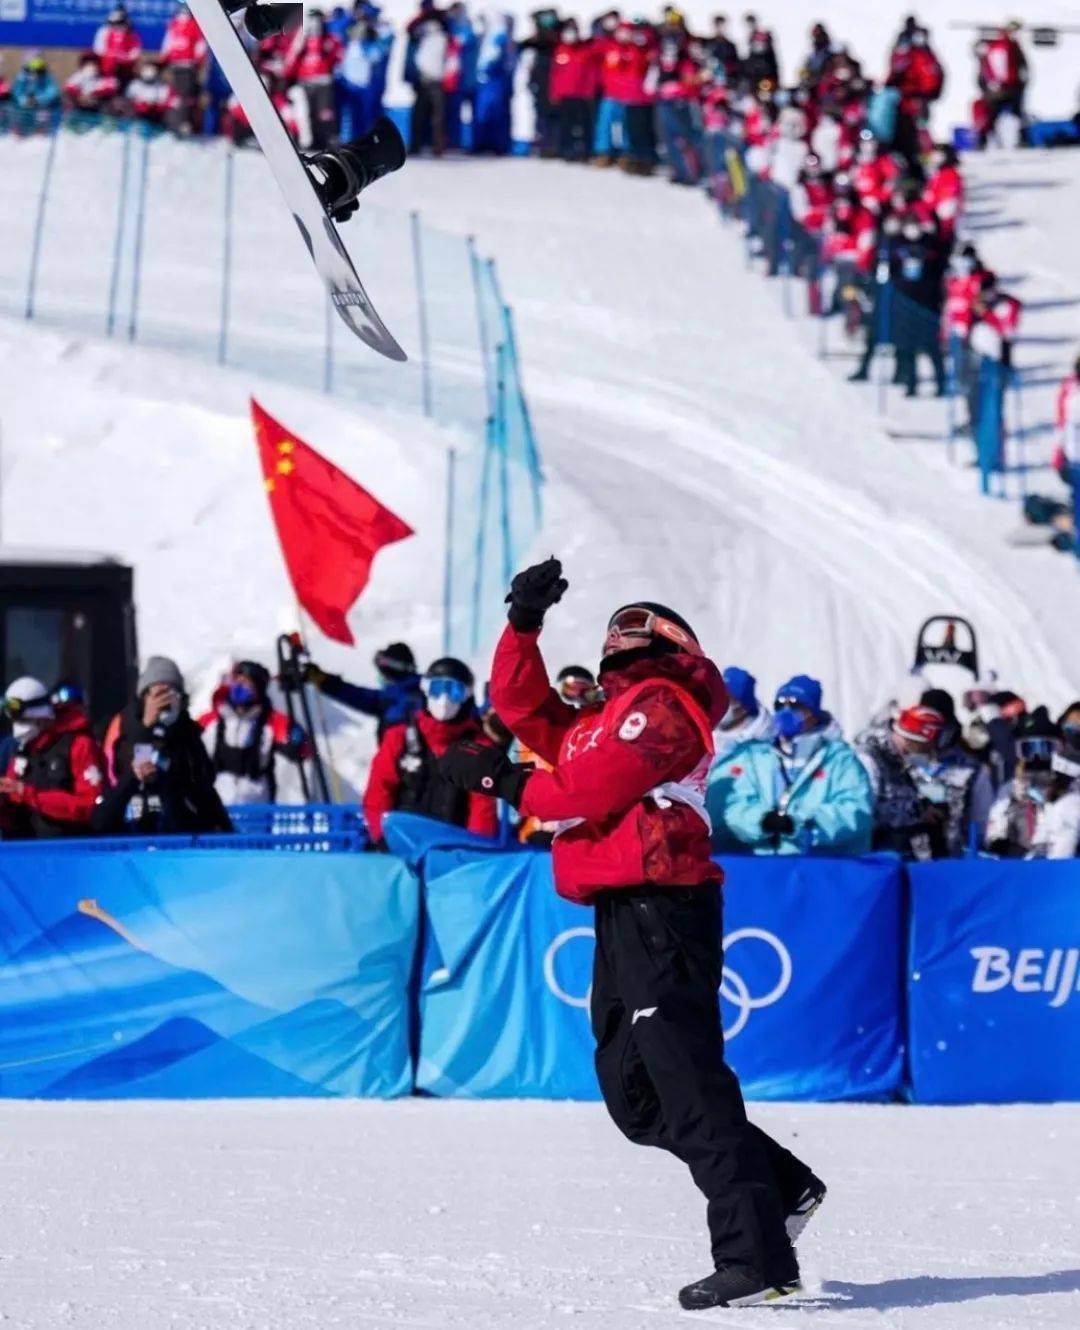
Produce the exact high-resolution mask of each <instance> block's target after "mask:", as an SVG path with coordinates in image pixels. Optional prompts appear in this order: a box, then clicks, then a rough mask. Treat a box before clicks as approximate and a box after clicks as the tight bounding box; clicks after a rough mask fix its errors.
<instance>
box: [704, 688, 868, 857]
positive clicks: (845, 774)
mask: <svg viewBox="0 0 1080 1330" xmlns="http://www.w3.org/2000/svg"><path fill="white" fill-rule="evenodd" d="M773 723H774V726H775V733H776V737H775V738H774V739H773V740H772V742H766V741H755V742H751V743H746V744H742V745H741V746H740V747H739V748H737V749H735V751H734V752H733V753H731V754H730V755H729V757H728V758H727V759H726V760H725V762H724V763H722V764H721V765H720V767H719V768H718V770H717V772H716V773H714V778H713V780H712V784H711V788H710V810H711V811H712V813H713V815H714V817H715V818H716V819H717V823H716V826H715V827H714V831H715V833H716V834H717V837H718V840H719V842H720V843H721V844H723V843H724V841H725V840H728V839H732V840H734V841H735V842H738V844H739V846H740V847H741V848H742V849H743V850H750V851H752V852H753V853H754V854H834V855H839V854H863V853H865V852H866V851H867V850H869V848H870V835H871V830H872V827H873V809H874V794H873V790H872V788H871V785H870V779H869V777H868V776H867V774H866V770H865V769H864V767H863V765H862V763H861V762H860V761H859V759H858V756H857V755H856V753H855V750H854V749H853V748H851V746H850V745H849V744H847V743H845V742H844V741H843V739H840V738H836V737H833V736H834V735H835V724H834V722H833V719H832V717H831V716H830V715H829V713H828V712H827V711H825V710H824V709H823V707H822V698H821V684H820V683H818V681H817V680H816V679H811V678H809V677H808V676H807V675H805V674H797V675H796V676H795V677H794V678H793V679H789V680H788V682H787V683H786V684H784V686H783V687H782V688H780V689H779V690H778V691H777V694H776V706H775V710H774V713H773Z"/></svg>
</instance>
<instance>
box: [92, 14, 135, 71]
mask: <svg viewBox="0 0 1080 1330" xmlns="http://www.w3.org/2000/svg"><path fill="white" fill-rule="evenodd" d="M94 54H95V55H98V56H100V57H101V72H102V73H103V74H121V75H123V74H130V73H131V71H132V70H133V69H134V68H135V62H136V61H137V60H138V58H139V56H140V55H142V41H141V39H140V37H139V34H138V33H137V32H136V31H135V29H134V28H128V27H119V26H116V25H114V24H111V23H103V24H102V25H101V27H100V28H98V30H97V32H96V33H95V34H94Z"/></svg>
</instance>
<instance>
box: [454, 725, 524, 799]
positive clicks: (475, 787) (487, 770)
mask: <svg viewBox="0 0 1080 1330" xmlns="http://www.w3.org/2000/svg"><path fill="white" fill-rule="evenodd" d="M439 771H440V772H441V773H442V775H443V777H444V778H445V779H446V780H448V781H449V782H450V784H451V785H456V786H457V788H458V789H459V790H472V791H474V792H475V793H476V794H490V795H491V797H492V798H493V799H505V800H506V802H507V803H508V804H512V805H513V806H514V807H515V808H516V807H517V806H518V804H519V803H520V802H521V795H522V792H523V791H524V789H525V782H526V781H527V780H528V779H529V777H530V776H531V775H532V771H533V768H532V767H522V766H515V764H514V763H513V762H511V761H510V759H509V758H508V757H507V756H506V754H505V753H504V752H503V751H502V749H501V748H493V747H492V746H491V744H486V743H480V742H479V740H477V739H462V740H461V741H460V742H459V743H456V744H454V745H453V747H451V748H448V749H447V751H446V752H445V753H444V754H443V756H442V758H441V759H440V761H439Z"/></svg>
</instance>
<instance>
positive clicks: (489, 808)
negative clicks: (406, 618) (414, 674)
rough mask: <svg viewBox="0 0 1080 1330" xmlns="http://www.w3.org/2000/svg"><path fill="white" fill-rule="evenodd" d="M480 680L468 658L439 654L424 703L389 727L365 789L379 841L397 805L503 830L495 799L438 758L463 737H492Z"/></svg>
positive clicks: (482, 830)
mask: <svg viewBox="0 0 1080 1330" xmlns="http://www.w3.org/2000/svg"><path fill="white" fill-rule="evenodd" d="M475 684H476V681H475V679H474V677H473V673H472V671H471V670H470V669H469V667H468V666H467V665H466V664H465V663H464V662H463V661H460V660H456V659H454V658H453V657H451V656H446V657H443V658H442V659H440V660H436V661H435V662H434V663H433V664H432V665H431V666H430V668H429V669H428V671H427V673H426V674H425V675H424V677H423V680H422V683H421V688H422V691H423V697H424V706H423V709H422V710H419V711H417V712H416V713H415V714H413V715H412V716H411V717H410V718H409V719H408V720H407V721H406V722H405V723H404V724H401V725H393V726H391V727H390V728H388V729H387V730H386V732H385V734H384V735H383V738H382V742H381V743H380V744H379V748H378V751H377V752H376V754H375V757H374V759H373V760H372V763H371V771H370V773H369V775H368V783H367V788H366V790H365V791H364V817H365V819H366V820H367V826H368V833H369V834H370V836H371V839H372V841H373V842H374V843H375V844H376V845H378V844H380V843H381V842H382V839H383V819H384V818H385V817H386V815H387V813H390V812H395V811H397V812H407V813H420V814H422V815H423V816H425V817H430V818H434V819H436V820H437V821H439V822H449V823H451V824H452V825H454V826H458V827H464V828H466V830H468V831H472V832H475V833H476V834H477V835H480V836H495V835H497V834H498V830H499V814H498V806H497V804H496V802H495V800H494V799H493V798H490V797H489V796H488V795H484V794H470V793H468V792H467V791H465V790H461V789H459V788H458V787H457V786H455V785H454V784H452V783H451V782H450V781H449V780H447V779H446V777H445V776H444V775H443V772H442V770H441V767H440V764H439V759H440V758H441V757H443V756H444V754H446V753H447V752H448V751H449V749H450V748H452V747H453V746H454V745H455V744H457V743H460V742H461V741H462V740H472V741H474V742H475V741H477V740H479V741H481V742H482V743H484V744H488V743H490V740H489V739H488V738H487V737H486V736H485V734H484V730H483V727H482V725H481V723H480V718H479V716H478V715H477V709H476V697H475Z"/></svg>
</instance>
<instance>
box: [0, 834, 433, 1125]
mask: <svg viewBox="0 0 1080 1330" xmlns="http://www.w3.org/2000/svg"><path fill="white" fill-rule="evenodd" d="M418 921H419V884H418V882H417V879H416V877H415V876H414V875H413V874H412V873H411V872H410V871H409V870H408V869H407V868H406V867H405V866H404V865H403V864H402V863H401V862H400V861H398V860H394V859H390V858H389V857H386V856H377V855H359V854H300V853H294V854H288V853H276V852H273V851H268V852H260V851H248V852H246V853H245V852H235V851H229V850H223V851H215V850H175V851H173V850H168V851H165V850H163V851H156V852H148V851H146V850H142V849H138V848H136V849H134V850H132V851H124V852H119V853H100V852H95V851H86V852H83V853H80V852H78V851H75V850H73V849H72V848H70V847H68V848H66V849H64V850H62V851H58V852H50V851H49V850H48V849H46V848H44V847H41V846H38V847H35V848H34V849H32V850H25V851H24V850H21V849H15V848H12V849H11V850H0V1096H4V1097H8V1098H12V1097H18V1098H50V1099H66V1098H80V1099H94V1098H110V1099H113V1098H203V1097H208V1096H219V1095H220V1096H248V1095H251V1096H277V1095H308V1096H311V1095H373V1096H380V1097H386V1096H392V1095H401V1094H408V1093H409V1092H410V1091H411V1090H412V1063H411V1057H410V1048H409V1029H410V995H409V984H410V976H411V972H412V968H413V962H414V956H415V949H416V938H417V928H418Z"/></svg>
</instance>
